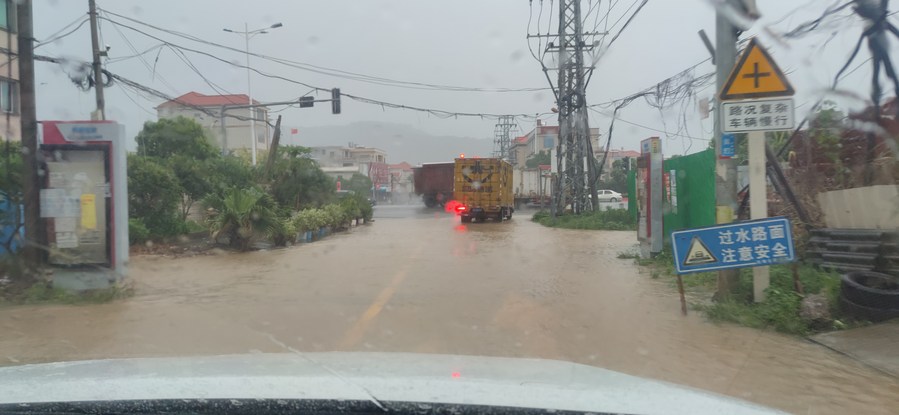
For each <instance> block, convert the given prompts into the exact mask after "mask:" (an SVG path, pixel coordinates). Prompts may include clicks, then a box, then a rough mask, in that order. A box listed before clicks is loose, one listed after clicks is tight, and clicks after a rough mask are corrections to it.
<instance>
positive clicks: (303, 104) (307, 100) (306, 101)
mask: <svg viewBox="0 0 899 415" xmlns="http://www.w3.org/2000/svg"><path fill="white" fill-rule="evenodd" d="M312 104H315V97H300V108H312Z"/></svg>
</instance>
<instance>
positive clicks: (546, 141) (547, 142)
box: [543, 135, 553, 148]
mask: <svg viewBox="0 0 899 415" xmlns="http://www.w3.org/2000/svg"><path fill="white" fill-rule="evenodd" d="M552 146H553V137H552V136H550V135H548V136H545V137H543V148H552Z"/></svg>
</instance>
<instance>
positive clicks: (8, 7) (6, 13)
mask: <svg viewBox="0 0 899 415" xmlns="http://www.w3.org/2000/svg"><path fill="white" fill-rule="evenodd" d="M0 29H3V30H6V31H8V32H14V31H15V30H16V3H15V2H11V1H9V0H0Z"/></svg>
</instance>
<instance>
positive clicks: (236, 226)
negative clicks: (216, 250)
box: [203, 188, 282, 251]
mask: <svg viewBox="0 0 899 415" xmlns="http://www.w3.org/2000/svg"><path fill="white" fill-rule="evenodd" d="M203 202H204V205H206V206H207V207H208V208H211V209H212V212H211V214H210V216H209V218H208V219H207V221H206V224H207V226H208V227H209V232H210V234H212V236H213V238H218V237H219V236H226V237H227V238H228V241H229V242H230V244H231V246H232V247H234V248H237V249H240V250H242V251H245V250H248V249H249V248H250V243H251V242H252V240H253V238H255V237H258V236H261V235H265V236H271V235H272V234H274V233H278V228H279V226H281V222H282V218H281V216H280V214H279V212H278V211H277V208H276V203H275V201H274V199H273V198H272V197H271V196H269V195H268V194H267V193H265V192H263V191H261V190H260V189H257V188H249V189H241V188H232V189H230V190H228V191H226V192H225V196H224V197H218V196H217V195H210V196H208V197H207V198H205V199H204V201H203Z"/></svg>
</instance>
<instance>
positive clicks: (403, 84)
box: [103, 9, 549, 93]
mask: <svg viewBox="0 0 899 415" xmlns="http://www.w3.org/2000/svg"><path fill="white" fill-rule="evenodd" d="M103 12H104V13H105V14H108V15H112V16H116V17H119V18H121V19H125V20H128V21H130V22H133V23H136V24H140V25H142V26H145V27H148V28H151V29H154V30H157V31H160V32H163V33H166V34H169V35H172V36H176V37H180V38H183V39H187V40H190V41H193V42H197V43H202V44H206V45H209V46H214V47H217V48H222V49H226V50H230V51H232V52H237V53H240V54H242V55H243V54H246V53H247V52H246V51H245V50H242V49H237V48H234V47H231V46H228V45H223V44H220V43H216V42H212V41H209V40H206V39H202V38H199V37H196V36H193V35H190V34H187V33H183V32H179V31H177V30H172V29H166V28H163V27H159V26H156V25H152V24H149V23H146V22H142V21H140V20H137V19H134V18H131V17H128V16H125V15H121V14H118V13H114V12H111V11H109V10H105V9H103ZM104 20H107V21H109V22H110V23H113V24H117V25H119V26H122V27H125V28H128V29H130V30H133V31H136V32H138V33H141V34H144V35H146V36H150V37H153V38H154V39H157V40H160V41H163V42H165V41H164V40H162V39H159V38H157V37H155V36H152V35H149V34H148V33H146V32H144V31H142V30H140V29H137V28H135V27H133V26H130V25H127V24H124V23H122V22H118V21H115V20H112V19H110V18H109V17H104ZM250 55H251V56H254V57H257V58H260V59H265V60H268V61H272V62H275V63H279V64H281V65H284V66H288V67H292V68H295V69H300V70H304V71H309V72H314V73H318V74H321V75H326V76H332V77H337V78H341V79H349V80H354V81H358V82H365V83H371V84H377V85H382V86H392V87H398V88H408V89H427V90H441V91H453V92H493V93H507V92H537V91H545V90H548V89H549V88H545V87H543V88H538V87H533V88H482V87H467V86H456V85H440V84H431V83H425V82H413V81H403V80H397V79H391V78H385V77H379V76H372V75H366V74H361V73H357V72H351V71H345V70H341V69H335V68H329V67H325V66H320V65H313V64H310V63H305V62H299V61H294V60H290V59H284V58H277V57H273V56H268V55H264V54H260V53H255V52H250Z"/></svg>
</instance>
